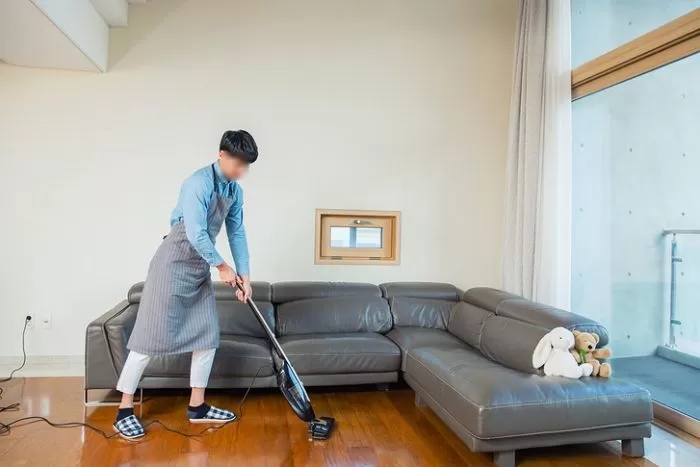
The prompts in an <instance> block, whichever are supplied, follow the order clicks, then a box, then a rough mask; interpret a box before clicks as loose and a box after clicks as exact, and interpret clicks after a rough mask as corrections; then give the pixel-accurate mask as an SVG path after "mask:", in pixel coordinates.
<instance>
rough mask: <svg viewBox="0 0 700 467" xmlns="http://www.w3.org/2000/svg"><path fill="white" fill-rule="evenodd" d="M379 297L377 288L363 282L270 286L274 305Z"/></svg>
mask: <svg viewBox="0 0 700 467" xmlns="http://www.w3.org/2000/svg"><path fill="white" fill-rule="evenodd" d="M381 296H382V292H381V290H379V287H377V286H376V285H374V284H366V283H363V282H277V283H275V284H273V285H272V302H273V303H275V304H277V303H286V302H293V301H295V300H304V299H306V298H327V297H381Z"/></svg>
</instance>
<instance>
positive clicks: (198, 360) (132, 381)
mask: <svg viewBox="0 0 700 467" xmlns="http://www.w3.org/2000/svg"><path fill="white" fill-rule="evenodd" d="M215 353H216V349H209V350H195V351H194V352H192V366H191V367H190V387H192V388H206V387H207V383H208V382H209V374H210V373H211V366H212V364H213V363H214V354H215ZM150 360H151V356H150V355H144V354H140V353H138V352H134V351H133V350H132V351H131V352H129V356H128V357H127V358H126V363H124V368H123V369H122V373H121V375H119V381H118V382H117V391H119V392H123V393H124V394H134V393H135V392H136V388H137V387H138V385H139V382H140V381H141V376H143V371H144V370H145V369H146V365H148V362H149V361H150Z"/></svg>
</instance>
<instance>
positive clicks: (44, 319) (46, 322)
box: [39, 313, 52, 329]
mask: <svg viewBox="0 0 700 467" xmlns="http://www.w3.org/2000/svg"><path fill="white" fill-rule="evenodd" d="M51 321H52V320H51V314H50V313H46V314H43V315H41V317H40V318H39V324H40V325H41V327H42V328H44V329H50V328H51Z"/></svg>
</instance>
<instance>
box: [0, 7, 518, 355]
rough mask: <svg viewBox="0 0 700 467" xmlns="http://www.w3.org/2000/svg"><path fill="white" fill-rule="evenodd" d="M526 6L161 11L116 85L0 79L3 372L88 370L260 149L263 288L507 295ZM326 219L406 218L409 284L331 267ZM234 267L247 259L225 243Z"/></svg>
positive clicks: (256, 208)
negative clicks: (244, 148)
mask: <svg viewBox="0 0 700 467" xmlns="http://www.w3.org/2000/svg"><path fill="white" fill-rule="evenodd" d="M516 10H517V6H516V1H515V0H498V1H489V2H485V1H482V0H469V1H467V0H441V1H437V2H436V1H433V2H426V1H422V0H409V1H399V0H382V1H374V0H372V1H370V0H364V1H355V2H349V1H339V0H337V1H326V0H301V1H296V2H287V1H283V0H276V1H272V0H268V1H245V2H244V1H230V0H189V1H187V0H169V1H168V0H160V1H153V2H150V3H149V4H148V5H146V6H143V7H138V8H134V9H133V14H132V15H131V17H130V18H129V28H127V29H125V30H115V31H113V32H112V37H111V41H110V42H111V50H110V60H111V62H112V63H111V64H110V71H109V73H106V74H88V73H76V72H58V71H47V70H36V69H23V68H16V67H10V66H0V103H1V104H0V200H1V201H0V202H1V203H2V213H3V215H2V229H1V230H0V254H1V256H0V265H1V266H0V284H2V286H1V287H2V290H1V291H0V313H2V321H1V322H2V324H3V326H2V328H1V329H0V355H17V354H19V353H20V330H21V326H22V321H23V319H24V316H25V315H26V314H27V313H32V314H35V315H37V316H39V317H40V316H41V315H42V314H44V313H50V314H52V317H53V326H52V328H51V329H41V328H37V329H34V330H32V331H31V335H30V336H29V338H28V351H29V353H30V354H33V355H77V354H82V353H83V346H84V329H85V325H86V324H87V323H88V322H89V321H90V320H92V319H93V318H95V317H96V316H98V315H99V314H101V313H102V312H104V311H106V310H107V309H108V308H110V307H111V306H113V305H114V304H115V303H116V302H117V301H118V300H120V299H122V298H123V297H124V296H125V293H126V290H127V289H128V287H129V286H130V285H131V284H132V283H134V282H136V281H139V280H142V279H144V276H145V273H146V270H147V267H148V262H149V261H150V258H151V255H152V254H153V252H154V251H155V249H156V247H157V246H158V244H159V242H160V241H161V237H162V236H163V235H164V234H165V233H167V229H168V218H169V214H170V211H171V209H172V208H173V206H174V203H175V200H176V196H177V191H178V188H179V185H180V183H181V182H182V180H183V179H184V178H185V177H186V176H187V175H189V174H190V173H191V172H192V171H193V170H195V169H196V168H198V167H200V166H203V165H205V164H208V163H209V162H211V161H212V160H213V158H214V157H215V155H216V151H217V144H218V139H219V137H220V135H221V133H222V131H223V130H225V129H229V128H245V129H248V130H250V131H251V132H252V133H253V135H254V136H255V137H256V139H257V141H258V144H259V147H260V153H261V155H260V159H259V161H258V162H257V163H255V165H254V166H253V167H252V171H251V173H250V175H249V177H248V178H247V179H246V180H245V181H244V182H243V185H244V188H245V192H246V197H247V200H246V224H247V228H248V232H249V239H250V250H251V256H252V261H251V269H252V275H253V278H254V279H259V280H268V281H282V280H345V281H368V282H381V281H392V280H434V281H449V282H453V283H456V284H458V285H459V286H462V287H469V286H473V285H497V284H498V282H499V277H500V271H499V264H500V249H501V237H502V206H503V186H504V179H503V175H504V174H503V173H504V164H505V151H506V143H507V113H508V112H507V111H508V103H509V93H510V83H511V65H512V56H513V45H514V33H515V24H516V20H515V17H516ZM316 208H345V209H381V210H400V211H402V213H403V217H402V221H403V236H402V237H403V238H402V258H401V265H400V266H397V267H389V266H368V267H365V266H315V265H314V264H313V242H314V210H315V209H316ZM218 245H219V248H220V250H221V251H222V252H225V256H226V257H230V254H229V252H228V251H227V247H226V246H225V242H221V241H220V242H219V244H218Z"/></svg>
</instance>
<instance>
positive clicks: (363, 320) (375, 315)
mask: <svg viewBox="0 0 700 467" xmlns="http://www.w3.org/2000/svg"><path fill="white" fill-rule="evenodd" d="M272 301H273V303H274V304H275V307H276V308H277V332H278V334H279V335H280V336H288V335H297V334H330V333H347V332H378V333H385V332H388V331H390V330H391V328H392V320H391V313H390V312H389V305H388V303H387V301H386V300H385V299H384V298H382V294H381V291H380V290H379V287H377V286H376V285H373V284H365V283H353V282H280V283H276V284H273V285H272Z"/></svg>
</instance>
